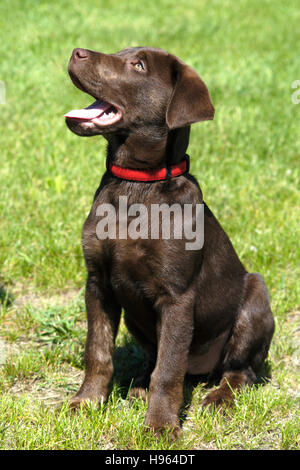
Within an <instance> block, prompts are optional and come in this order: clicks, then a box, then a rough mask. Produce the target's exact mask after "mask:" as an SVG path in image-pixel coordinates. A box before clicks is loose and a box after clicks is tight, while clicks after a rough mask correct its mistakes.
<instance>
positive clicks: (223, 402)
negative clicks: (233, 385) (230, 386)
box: [202, 388, 233, 408]
mask: <svg viewBox="0 0 300 470" xmlns="http://www.w3.org/2000/svg"><path fill="white" fill-rule="evenodd" d="M232 399H233V397H232V394H231V393H228V391H227V390H226V391H224V390H222V389H220V388H217V389H216V390H213V391H212V392H210V393H209V394H208V395H206V397H205V398H204V400H203V402H202V406H203V408H213V407H215V408H226V407H229V406H231V405H232Z"/></svg>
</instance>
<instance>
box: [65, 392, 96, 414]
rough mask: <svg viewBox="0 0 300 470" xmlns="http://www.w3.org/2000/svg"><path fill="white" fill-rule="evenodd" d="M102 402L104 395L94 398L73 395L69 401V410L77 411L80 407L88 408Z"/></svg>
mask: <svg viewBox="0 0 300 470" xmlns="http://www.w3.org/2000/svg"><path fill="white" fill-rule="evenodd" d="M103 402H104V397H100V398H95V397H77V396H75V397H73V398H71V400H70V401H69V405H68V406H69V410H70V411H74V412H75V411H77V410H79V409H80V408H88V407H95V406H98V405H99V404H100V403H103Z"/></svg>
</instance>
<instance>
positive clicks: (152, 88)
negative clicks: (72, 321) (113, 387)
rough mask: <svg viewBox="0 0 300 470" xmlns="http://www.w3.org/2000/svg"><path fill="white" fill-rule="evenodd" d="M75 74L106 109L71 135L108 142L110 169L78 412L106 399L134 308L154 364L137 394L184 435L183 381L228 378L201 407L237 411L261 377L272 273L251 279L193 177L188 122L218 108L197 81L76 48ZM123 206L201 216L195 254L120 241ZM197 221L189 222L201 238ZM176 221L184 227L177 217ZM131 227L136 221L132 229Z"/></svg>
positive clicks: (90, 237)
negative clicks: (108, 221)
mask: <svg viewBox="0 0 300 470" xmlns="http://www.w3.org/2000/svg"><path fill="white" fill-rule="evenodd" d="M68 70H69V74H70V77H71V79H72V81H73V83H74V84H75V85H76V86H77V87H78V88H79V89H80V90H82V91H84V92H85V93H87V94H89V95H91V96H92V97H93V98H94V99H95V100H96V101H95V102H94V103H93V104H92V105H90V106H89V107H87V108H85V109H79V110H73V111H70V112H69V113H67V114H66V123H67V126H68V127H69V128H70V129H71V131H73V132H74V133H75V134H78V135H80V136H94V135H103V136H104V137H105V138H106V139H107V141H108V149H107V157H106V158H107V171H106V173H105V174H104V176H103V178H102V181H101V184H100V187H99V188H98V190H97V191H96V194H95V198H94V203H93V206H92V209H91V212H90V214H89V216H88V218H87V220H86V222H85V224H84V228H83V251H84V256H85V261H86V266H87V271H88V278H87V284H86V309H87V318H88V333H87V341H86V349H85V364H86V371H85V378H84V381H83V384H82V386H81V388H80V390H79V391H78V393H77V394H76V396H75V397H73V398H72V400H71V407H74V408H76V407H78V406H79V405H80V404H82V403H84V402H86V401H88V400H91V401H94V402H99V401H101V400H105V399H106V398H107V393H108V386H109V382H110V379H111V376H112V372H113V350H114V340H115V337H116V334H117V331H118V325H119V321H120V315H121V310H122V309H124V312H125V322H126V325H127V327H128V329H129V331H130V332H131V333H132V334H133V335H134V337H135V338H136V339H137V341H138V342H139V343H140V344H141V345H142V347H143V348H144V350H145V351H146V353H147V356H148V358H149V367H148V368H147V370H146V371H145V376H144V377H143V378H141V379H139V380H138V381H137V382H136V384H135V386H134V388H133V390H132V394H133V395H135V396H136V395H139V394H140V395H143V389H144V388H145V387H146V388H147V387H148V386H149V396H148V412H147V416H146V420H145V424H146V425H147V426H148V427H150V428H152V429H154V430H155V431H157V432H159V431H161V430H163V429H172V430H173V432H174V433H175V435H176V434H177V433H178V430H179V419H178V412H179V408H180V405H181V403H182V398H183V381H184V377H185V375H186V374H195V375H199V374H201V375H202V374H207V375H209V376H212V375H214V376H215V375H218V376H219V377H220V385H219V387H218V388H216V389H214V390H213V391H211V392H210V393H209V394H208V395H207V397H206V398H205V399H204V403H203V404H204V406H207V405H211V404H215V405H217V406H218V405H221V404H224V403H225V404H226V403H229V402H230V401H231V400H232V399H233V391H234V390H237V389H239V388H240V387H241V386H243V385H245V384H252V383H254V381H255V380H256V377H257V373H258V372H259V370H260V368H261V366H262V364H263V362H264V360H265V359H266V357H267V354H268V350H269V346H270V342H271V338H272V335H273V331H274V321H273V315H272V312H271V309H270V303H269V296H268V291H267V288H266V285H265V283H264V280H263V278H262V276H261V275H260V274H257V273H248V272H247V271H246V270H245V268H244V266H243V265H242V263H241V262H240V260H239V258H238V256H237V254H236V252H235V251H234V248H233V246H232V244H231V242H230V240H229V238H228V236H227V235H226V233H225V232H224V231H223V229H222V228H221V226H220V224H219V222H218V221H217V220H216V218H215V217H214V215H213V214H212V212H211V211H210V210H209V209H208V207H207V206H206V205H205V203H204V202H203V198H202V192H201V189H200V188H199V186H198V184H197V182H196V180H195V179H194V178H193V176H191V175H190V173H189V172H188V165H187V157H186V153H185V152H186V149H187V147H188V142H189V134H190V125H191V124H192V123H195V122H199V121H205V120H209V119H213V117H214V107H213V105H212V102H211V98H210V95H209V92H208V90H207V88H206V85H205V84H204V82H203V81H202V80H201V79H200V77H199V76H198V75H197V73H196V72H195V71H194V70H193V69H192V68H191V67H189V66H188V65H186V64H185V63H184V62H182V61H181V60H180V59H178V58H177V57H175V56H174V55H172V54H169V53H167V52H165V51H163V50H160V49H154V48H148V47H137V48H130V49H125V50H123V51H121V52H118V53H116V54H103V53H100V52H94V51H90V50H86V49H74V51H73V53H72V56H71V59H70V62H69V69H68ZM120 198H123V202H124V198H126V202H127V204H128V205H134V204H139V207H140V206H141V205H142V206H143V207H144V208H146V210H148V209H149V211H150V209H151V207H154V206H155V207H156V208H157V206H159V205H162V204H164V205H165V206H164V207H166V206H167V207H170V205H171V204H172V205H173V204H175V205H176V207H177V208H178V207H180V208H184V207H185V206H191V207H192V208H193V209H196V208H197V207H198V208H199V207H203V213H204V216H203V221H202V226H203V227H202V228H203V230H204V243H203V244H202V245H201V246H200V245H199V244H198V245H197V246H196V248H195V247H192V249H191V248H189V249H188V248H187V241H188V240H190V238H188V237H187V236H183V237H181V238H180V237H176V236H175V235H174V236H170V237H169V238H168V237H163V236H162V231H161V229H159V230H160V231H159V236H156V237H151V236H148V237H147V236H144V235H145V234H144V233H143V234H141V236H140V237H137V236H133V237H130V236H123V235H122V236H121V233H120V230H121V225H122V224H121V222H122V221H123V224H124V215H122V214H121V213H120ZM160 207H161V206H160ZM99 208H100V209H99ZM103 208H104V209H103ZM111 208H113V209H115V214H116V215H115V218H114V219H113V220H114V221H115V228H114V230H112V231H111V232H109V231H108V232H107V233H106V235H105V236H102V235H103V234H100V236H99V233H98V232H97V224H98V223H99V220H100V219H101V217H100V215H102V216H104V213H105V214H106V215H107V214H108V212H110V210H111ZM105 210H106V212H105ZM140 212H141V210H140ZM195 213H196V212H195V210H194V211H193V212H190V217H186V218H185V219H186V220H187V223H189V224H190V227H189V228H190V229H191V230H194V229H195V225H196V222H197V215H195ZM171 215H172V214H171ZM170 219H171V222H170V226H171V228H172V227H173V228H176V227H175V226H176V223H177V221H178V220H177V219H176V218H175V216H174V217H173V219H172V217H171V218H170ZM101 220H102V221H103V218H102V219H101ZM132 220H133V218H132V213H131V216H130V214H129V216H128V219H125V225H126V228H127V224H128V226H129V223H130V221H132ZM181 220H182V219H181ZM201 220H202V219H201ZM123 228H124V227H123ZM147 228H149V230H150V229H151V221H150V222H149V226H147ZM118 229H119V230H118ZM151 233H152V232H151ZM148 235H149V233H148ZM193 248H194V249H193Z"/></svg>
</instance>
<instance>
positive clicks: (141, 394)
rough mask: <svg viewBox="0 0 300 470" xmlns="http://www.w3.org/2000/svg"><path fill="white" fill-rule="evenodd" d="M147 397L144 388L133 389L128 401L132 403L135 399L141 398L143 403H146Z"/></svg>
mask: <svg viewBox="0 0 300 470" xmlns="http://www.w3.org/2000/svg"><path fill="white" fill-rule="evenodd" d="M147 395H148V394H147V390H146V389H145V388H142V387H133V388H132V389H131V390H130V392H129V394H128V398H129V400H130V401H133V400H135V399H136V398H141V399H142V400H143V401H147Z"/></svg>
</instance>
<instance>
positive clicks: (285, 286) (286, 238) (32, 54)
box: [0, 0, 300, 449]
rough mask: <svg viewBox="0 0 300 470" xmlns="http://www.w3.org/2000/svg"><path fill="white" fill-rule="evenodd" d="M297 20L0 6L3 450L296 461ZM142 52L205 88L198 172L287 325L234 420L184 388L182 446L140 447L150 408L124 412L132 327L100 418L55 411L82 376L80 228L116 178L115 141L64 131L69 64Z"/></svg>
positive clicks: (236, 11) (237, 7)
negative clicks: (276, 453)
mask: <svg viewBox="0 0 300 470" xmlns="http://www.w3.org/2000/svg"><path fill="white" fill-rule="evenodd" d="M299 19H300V7H299V5H298V2H296V1H292V0H291V1H290V2H286V3H284V4H283V3H282V2H280V1H279V0H272V1H271V0H263V1H261V0H260V1H259V0H248V1H246V0H241V1H239V2H235V1H234V0H222V1H221V0H211V1H210V2H207V1H204V0H191V1H190V2H188V4H187V2H183V1H181V0H178V1H176V2H175V1H171V0H159V1H157V2H147V3H142V2H139V1H137V0H132V1H130V2H125V1H124V2H120V1H117V0H106V1H99V0H98V1H96V0H90V1H89V2H86V3H84V2H83V3H82V2H81V3H78V2H71V1H70V0H60V1H58V0H55V1H51V2H50V1H39V2H36V1H33V0H23V1H22V2H21V1H20V0H9V1H8V0H2V1H1V3H0V36H1V37H0V39H1V41H0V55H1V58H2V59H1V68H0V80H1V81H3V82H4V83H5V86H6V101H7V102H6V104H5V105H3V104H0V110H1V119H0V148H1V154H0V163H1V164H0V214H1V219H0V220H1V231H0V266H1V267H0V302H1V304H2V307H1V312H0V320H1V324H0V339H1V341H2V344H5V347H6V362H5V363H4V364H2V360H0V392H1V395H0V423H1V424H0V448H5V449H11V448H18V449H60V448H64V449H65V448H67V449H74V448H81V449H84V448H97V449H105V448H118V449H154V448H157V449H170V448H178V449H194V448H219V449H232V448H233V449H258V448H271V449H296V448H299V370H297V367H298V366H299V359H298V352H299V310H300V308H299V306H300V292H299V274H300V272H299V271H300V269H299V220H300V211H299V173H300V170H299V148H300V132H299V118H300V105H293V104H292V101H291V94H292V91H294V90H292V89H291V84H292V82H293V81H294V80H296V79H299V78H300V77H299V65H298V64H299V61H298V47H297V45H298V44H299V40H300V31H299V27H298V26H299ZM134 45H151V46H155V47H161V48H163V49H166V50H169V51H170V52H172V53H174V54H176V55H178V56H180V57H181V58H182V59H183V60H185V61H186V62H187V63H189V64H190V65H192V66H194V67H195V68H196V69H197V71H198V72H199V74H200V75H201V77H202V78H203V79H204V81H205V82H206V83H207V85H208V88H209V90H210V92H211V95H212V98H213V102H214V104H215V108H216V117H215V120H214V121H213V122H208V123H202V124H198V125H195V126H193V130H192V136H191V141H190V147H189V154H190V156H191V170H192V173H193V174H194V175H195V176H197V178H198V180H199V182H200V184H201V187H202V190H203V192H204V195H205V200H206V202H207V203H208V204H209V206H210V207H211V209H212V210H213V211H214V213H215V214H216V216H217V217H218V218H219V220H220V221H221V223H222V225H223V227H224V228H225V230H226V231H227V233H228V234H229V235H230V238H231V240H232V242H233V244H234V246H235V248H236V250H237V252H238V253H239V255H240V257H241V259H242V260H243V262H244V264H245V266H246V267H247V269H248V270H250V271H258V272H260V273H262V274H263V275H264V277H265V279H266V282H267V284H268V287H269V290H270V293H271V301H272V308H273V311H274V315H275V320H276V333H275V337H274V341H273V343H272V347H271V351H270V365H271V370H272V380H271V381H270V382H268V383H267V384H266V385H264V386H258V387H257V388H251V389H245V390H244V391H243V393H242V394H241V395H240V396H238V397H237V398H236V406H235V407H234V408H233V409H232V410H231V411H228V412H226V413H224V414H220V413H217V412H212V413H209V412H207V411H203V410H202V409H201V407H200V403H201V400H202V398H203V396H204V395H205V394H206V393H207V390H206V389H205V387H204V386H203V385H201V384H200V385H198V386H197V387H196V388H195V389H194V390H193V393H192V396H191V397H190V395H191V390H190V389H189V387H188V386H186V395H187V396H188V397H189V399H187V400H186V402H185V407H186V409H185V410H183V413H182V415H183V416H185V417H186V419H185V420H184V422H183V432H182V437H181V439H180V440H179V441H178V442H176V443H170V442H169V440H168V437H167V436H164V437H163V438H162V439H161V440H157V439H156V438H154V436H152V435H151V433H150V434H149V433H146V432H145V431H144V430H143V418H144V415H145V405H144V404H143V403H142V402H140V401H137V402H136V403H134V404H130V403H129V402H128V400H126V393H127V387H126V385H128V384H129V383H130V380H131V378H132V376H133V375H134V372H135V371H136V370H137V369H138V368H139V367H140V368H142V359H143V358H142V353H141V352H140V350H139V349H138V348H137V346H136V345H135V343H134V342H133V341H132V339H131V338H130V336H129V335H128V333H127V331H126V329H125V327H124V325H123V324H122V327H121V329H120V333H119V335H118V338H117V351H116V360H115V362H116V374H115V379H114V382H113V384H112V393H111V396H110V398H109V401H108V402H107V404H105V405H103V406H102V407H101V409H100V410H96V409H93V408H91V409H88V410H86V411H82V413H81V415H80V416H72V415H71V416H70V415H69V413H68V412H67V411H66V408H65V407H63V408H62V409H61V410H60V411H57V410H56V409H55V406H56V404H58V403H60V402H61V401H63V400H64V399H65V398H66V397H69V396H71V394H72V393H74V391H75V390H76V388H77V387H78V385H79V383H80V381H81V377H82V368H83V362H82V357H83V346H84V338H85V329H86V324H85V313H84V303H83V292H82V291H81V292H79V293H78V289H81V288H82V286H83V285H84V282H85V267H84V262H83V257H82V253H81V246H80V239H81V228H82V224H83V222H84V219H85V217H86V215H87V213H88V211H89V209H90V205H91V201H92V197H93V194H94V191H95V189H96V187H97V185H98V183H99V180H100V178H101V175H102V174H103V172H104V168H105V162H104V152H105V143H104V140H102V139H101V138H91V139H80V138H78V137H76V136H75V135H73V134H71V133H70V132H69V131H68V130H67V128H66V126H65V124H64V118H63V114H64V113H65V112H66V111H68V110H69V109H72V108H75V107H80V106H84V105H87V104H90V100H89V98H88V96H85V95H84V94H83V93H81V92H79V91H78V90H76V89H75V87H74V86H72V84H71V81H70V79H69V78H68V76H67V72H66V67H67V62H68V58H69V56H70V53H71V51H72V49H73V48H74V47H86V48H89V49H95V50H102V51H103V52H115V51H117V50H120V49H122V48H124V47H128V46H134ZM0 350H1V348H0ZM0 359H1V358H0ZM297 426H298V427H297Z"/></svg>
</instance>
